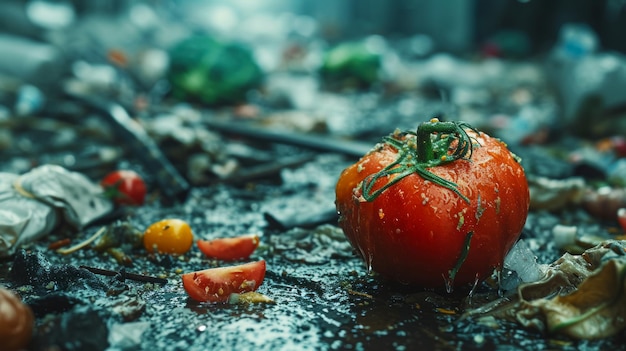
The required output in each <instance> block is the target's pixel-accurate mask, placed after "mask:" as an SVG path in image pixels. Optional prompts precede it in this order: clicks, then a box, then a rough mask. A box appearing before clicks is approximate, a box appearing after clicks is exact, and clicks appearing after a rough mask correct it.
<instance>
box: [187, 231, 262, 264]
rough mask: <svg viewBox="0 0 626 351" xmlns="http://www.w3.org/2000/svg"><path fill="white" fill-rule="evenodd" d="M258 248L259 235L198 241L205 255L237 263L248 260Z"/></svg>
mask: <svg viewBox="0 0 626 351" xmlns="http://www.w3.org/2000/svg"><path fill="white" fill-rule="evenodd" d="M258 246H259V236H258V235H243V236H238V237H235V238H218V239H213V240H198V248H199V249H200V251H202V253H203V254H205V255H206V256H207V257H210V258H215V259H218V260H222V261H236V260H241V259H245V258H248V257H250V255H252V253H253V252H254V250H256V248H257V247H258Z"/></svg>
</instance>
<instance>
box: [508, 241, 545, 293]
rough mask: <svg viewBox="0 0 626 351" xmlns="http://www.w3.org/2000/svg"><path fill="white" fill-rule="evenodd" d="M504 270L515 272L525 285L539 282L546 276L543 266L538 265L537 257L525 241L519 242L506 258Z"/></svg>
mask: <svg viewBox="0 0 626 351" xmlns="http://www.w3.org/2000/svg"><path fill="white" fill-rule="evenodd" d="M504 268H506V269H508V270H511V271H515V273H516V274H517V277H518V278H519V280H520V281H522V282H524V283H530V282H534V281H537V280H539V279H541V277H542V276H543V274H544V270H543V268H542V266H541V265H540V264H539V263H537V257H535V255H534V254H533V252H532V251H531V250H530V248H529V247H528V244H526V242H525V241H524V240H519V241H518V242H516V243H515V245H513V248H511V251H509V253H508V254H507V255H506V257H505V258H504Z"/></svg>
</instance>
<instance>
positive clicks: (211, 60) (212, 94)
mask: <svg viewBox="0 0 626 351" xmlns="http://www.w3.org/2000/svg"><path fill="white" fill-rule="evenodd" d="M168 79H169V81H170V83H171V84H172V93H173V95H174V97H176V98H178V99H183V100H187V99H190V100H198V101H201V102H203V103H206V104H209V105H221V104H232V103H237V102H241V101H243V100H245V95H246V92H247V91H249V90H250V89H254V88H256V87H258V86H259V85H260V84H261V82H262V79H263V73H262V71H261V69H260V67H259V66H258V64H257V63H256V61H255V59H254V57H253V54H252V52H251V51H250V50H249V49H248V48H246V47H244V46H241V45H239V44H235V43H223V42H220V41H217V40H216V39H214V38H211V37H208V36H194V37H190V38H188V39H185V40H183V41H181V42H179V43H178V44H176V45H175V46H174V47H173V48H172V49H171V50H170V67H169V72H168Z"/></svg>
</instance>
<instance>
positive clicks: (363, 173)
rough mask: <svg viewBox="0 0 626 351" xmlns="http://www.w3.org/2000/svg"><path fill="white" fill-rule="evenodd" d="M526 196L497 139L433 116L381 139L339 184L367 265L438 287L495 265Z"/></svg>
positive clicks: (519, 173)
mask: <svg viewBox="0 0 626 351" xmlns="http://www.w3.org/2000/svg"><path fill="white" fill-rule="evenodd" d="M529 202H530V196H529V191H528V185H527V181H526V177H525V175H524V170H523V169H522V167H521V165H520V164H519V162H518V160H517V158H516V157H515V156H514V155H513V154H512V153H511V152H510V151H509V150H508V149H507V147H506V145H505V144H504V143H503V142H501V141H499V140H497V139H495V138H491V137H489V136H488V135H486V134H484V133H478V132H477V131H475V130H474V129H471V128H470V127H469V126H468V125H467V124H465V123H461V122H439V121H438V120H436V119H433V120H431V121H430V122H426V123H423V124H422V125H420V127H419V128H418V130H417V133H416V132H406V133H400V132H396V133H394V134H392V135H391V136H389V137H387V138H386V139H385V142H384V143H382V144H379V145H378V146H377V147H376V148H375V149H373V150H372V151H370V152H369V153H368V154H366V155H365V156H363V157H362V158H361V159H360V160H359V161H358V162H357V163H355V164H353V165H352V166H350V167H348V168H347V169H345V170H344V171H343V172H342V174H341V176H340V177H339V180H338V182H337V186H336V205H337V210H338V212H339V214H340V219H339V225H340V226H341V228H342V229H343V231H344V233H345V235H346V237H347V238H348V240H349V241H350V243H351V244H352V246H353V247H354V248H355V249H356V251H357V253H358V254H359V255H360V256H361V257H362V258H363V260H364V261H365V263H366V265H367V266H368V268H369V269H372V270H374V271H376V272H378V273H379V274H380V275H381V276H383V277H385V278H388V279H392V280H395V281H398V282H401V283H406V284H414V285H419V286H423V287H435V288H436V287H444V286H445V287H447V288H448V289H451V288H452V287H453V286H455V285H456V286H458V285H461V284H466V283H474V282H475V281H477V280H481V279H484V278H486V277H488V276H489V275H490V274H491V273H492V272H493V270H494V268H500V267H501V266H502V263H503V260H504V256H505V255H506V253H507V252H508V251H509V250H510V248H511V247H512V246H513V244H514V243H515V241H516V240H517V238H518V237H519V234H520V233H521V231H522V228H523V226H524V222H525V220H526V216H527V214H528V207H529Z"/></svg>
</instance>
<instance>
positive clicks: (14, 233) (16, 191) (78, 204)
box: [0, 165, 113, 256]
mask: <svg viewBox="0 0 626 351" xmlns="http://www.w3.org/2000/svg"><path fill="white" fill-rule="evenodd" d="M101 193H102V188H101V187H100V186H98V185H97V184H95V183H93V182H91V181H90V180H89V179H88V178H87V177H85V176H84V175H82V174H80V173H76V172H71V171H68V170H66V169H65V168H63V167H60V166H56V165H43V166H40V167H37V168H34V169H32V170H31V171H30V172H28V173H25V174H23V175H18V174H13V173H0V256H6V255H10V254H11V253H13V252H14V251H15V249H16V248H18V247H20V246H21V245H24V244H26V243H28V242H31V241H34V240H36V239H39V238H41V237H43V236H45V235H47V234H49V233H50V232H51V231H52V230H53V229H54V228H55V227H56V226H57V225H58V224H60V223H61V222H65V223H67V224H69V225H70V226H72V227H74V228H77V229H80V228H82V227H84V226H85V225H87V224H88V223H90V222H92V221H93V220H95V219H97V218H99V217H101V216H103V215H105V214H107V213H109V212H110V211H111V210H112V208H113V204H112V203H111V202H110V201H109V200H108V199H106V198H104V197H102V196H101Z"/></svg>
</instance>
